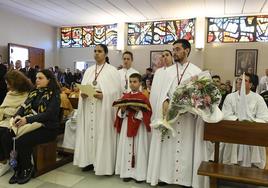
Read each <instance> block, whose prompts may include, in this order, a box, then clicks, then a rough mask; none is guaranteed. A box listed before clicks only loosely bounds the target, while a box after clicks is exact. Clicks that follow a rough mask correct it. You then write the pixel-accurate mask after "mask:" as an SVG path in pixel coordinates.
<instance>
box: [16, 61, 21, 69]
mask: <svg viewBox="0 0 268 188" xmlns="http://www.w3.org/2000/svg"><path fill="white" fill-rule="evenodd" d="M15 68H16V69H19V68H21V61H16V63H15Z"/></svg>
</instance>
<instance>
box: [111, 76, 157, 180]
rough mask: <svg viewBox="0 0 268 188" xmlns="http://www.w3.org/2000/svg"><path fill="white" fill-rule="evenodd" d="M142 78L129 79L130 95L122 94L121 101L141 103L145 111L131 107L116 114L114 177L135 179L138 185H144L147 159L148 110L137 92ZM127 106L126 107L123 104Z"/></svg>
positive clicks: (146, 102)
mask: <svg viewBox="0 0 268 188" xmlns="http://www.w3.org/2000/svg"><path fill="white" fill-rule="evenodd" d="M140 86H141V75H140V74H137V73H134V74H132V75H130V88H131V92H129V93H126V94H124V96H123V97H122V98H121V100H126V101H129V100H131V101H133V102H134V103H135V101H142V104H144V105H146V107H147V109H145V108H141V107H138V106H136V105H135V104H133V103H132V104H131V105H128V106H122V107H120V109H119V110H118V113H117V119H116V121H115V127H116V129H117V132H118V133H120V138H119V143H118V149H117V158H116V168H115V174H119V175H120V178H123V181H125V182H128V181H130V180H131V179H135V180H136V182H137V183H139V182H142V181H145V180H146V176H147V166H148V164H147V160H148V155H149V132H150V131H151V128H150V125H149V124H150V119H151V114H152V113H151V106H150V102H149V100H148V98H147V97H146V96H145V95H144V94H142V93H141V92H140V91H139V88H140ZM125 104H126V103H125Z"/></svg>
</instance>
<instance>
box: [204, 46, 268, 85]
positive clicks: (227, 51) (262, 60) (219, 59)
mask: <svg viewBox="0 0 268 188" xmlns="http://www.w3.org/2000/svg"><path fill="white" fill-rule="evenodd" d="M236 49H258V62H257V75H259V77H261V76H263V75H264V70H265V68H268V53H267V52H268V43H263V42H252V43H234V44H230V43H225V44H220V43H214V44H206V46H205V50H204V59H205V62H204V68H205V69H209V70H212V72H213V74H218V75H220V76H221V78H222V81H225V80H227V79H228V80H233V79H234V71H235V55H236Z"/></svg>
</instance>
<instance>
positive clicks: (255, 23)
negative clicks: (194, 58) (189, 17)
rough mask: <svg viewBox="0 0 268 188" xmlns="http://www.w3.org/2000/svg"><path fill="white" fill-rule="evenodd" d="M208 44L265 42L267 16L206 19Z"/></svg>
mask: <svg viewBox="0 0 268 188" xmlns="http://www.w3.org/2000/svg"><path fill="white" fill-rule="evenodd" d="M207 41H208V42H266V41H268V16H241V17H227V18H209V19H208V38H207Z"/></svg>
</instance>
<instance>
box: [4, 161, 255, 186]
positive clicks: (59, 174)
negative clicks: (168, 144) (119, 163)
mask: <svg viewBox="0 0 268 188" xmlns="http://www.w3.org/2000/svg"><path fill="white" fill-rule="evenodd" d="M12 174H13V172H11V171H10V172H9V173H7V174H6V175H4V176H2V177H0V188H17V187H19V188H68V187H72V188H149V187H151V186H150V185H149V184H146V183H142V184H137V183H135V182H133V181H131V182H128V183H125V182H123V181H122V179H120V178H119V177H118V176H96V175H95V174H94V173H93V172H82V171H81V169H80V168H78V167H76V166H73V165H72V163H69V164H67V165H65V166H62V167H60V168H58V169H56V170H53V171H51V172H49V173H47V174H44V175H42V176H39V177H37V178H35V179H32V180H31V181H30V182H28V183H27V184H24V185H17V184H15V185H9V184H8V180H9V178H10V177H11V176H12ZM175 187H176V188H180V186H176V185H168V186H165V188H175ZM230 187H236V188H237V187H240V188H246V187H247V188H249V187H248V186H245V185H243V186H234V185H228V184H227V185H226V184H225V185H223V186H221V187H220V188H230ZM250 188H252V186H250Z"/></svg>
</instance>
